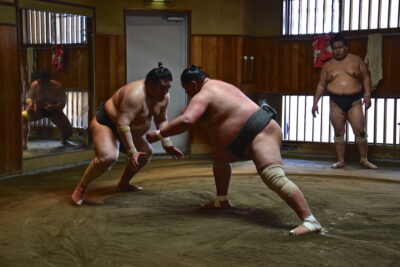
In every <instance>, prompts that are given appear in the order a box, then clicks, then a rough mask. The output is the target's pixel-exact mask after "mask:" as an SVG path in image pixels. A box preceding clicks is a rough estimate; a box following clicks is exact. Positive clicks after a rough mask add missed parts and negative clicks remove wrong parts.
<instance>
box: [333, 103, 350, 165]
mask: <svg viewBox="0 0 400 267" xmlns="http://www.w3.org/2000/svg"><path fill="white" fill-rule="evenodd" d="M330 119H331V123H332V126H333V129H334V131H335V137H334V142H335V150H336V155H337V158H338V161H337V162H336V163H334V164H332V166H331V167H332V168H342V167H344V166H345V165H346V163H345V160H344V152H345V147H346V142H345V140H344V133H345V131H346V119H347V116H346V114H345V113H344V112H343V110H342V109H341V108H339V106H338V105H336V103H335V102H333V101H330Z"/></svg>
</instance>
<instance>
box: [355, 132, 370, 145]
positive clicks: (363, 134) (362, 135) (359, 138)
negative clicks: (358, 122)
mask: <svg viewBox="0 0 400 267" xmlns="http://www.w3.org/2000/svg"><path fill="white" fill-rule="evenodd" d="M355 136H356V143H364V142H367V141H368V135H367V133H366V132H365V131H363V132H360V133H358V134H357V133H356V134H355Z"/></svg>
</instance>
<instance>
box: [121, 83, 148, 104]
mask: <svg viewBox="0 0 400 267" xmlns="http://www.w3.org/2000/svg"><path fill="white" fill-rule="evenodd" d="M119 91H121V94H122V95H123V97H124V99H125V100H126V101H128V102H131V103H142V102H143V101H144V100H145V90H144V82H142V80H140V81H134V82H131V83H128V84H127V85H125V86H123V87H121V88H120V89H119Z"/></svg>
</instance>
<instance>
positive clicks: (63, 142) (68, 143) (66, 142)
mask: <svg viewBox="0 0 400 267" xmlns="http://www.w3.org/2000/svg"><path fill="white" fill-rule="evenodd" d="M61 144H62V145H63V146H67V147H76V145H74V144H73V143H72V142H70V141H68V140H62V141H61Z"/></svg>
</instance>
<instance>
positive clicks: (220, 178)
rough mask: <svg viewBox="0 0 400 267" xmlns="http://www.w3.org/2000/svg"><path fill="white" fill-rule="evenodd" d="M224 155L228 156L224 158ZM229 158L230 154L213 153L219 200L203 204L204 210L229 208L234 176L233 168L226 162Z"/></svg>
mask: <svg viewBox="0 0 400 267" xmlns="http://www.w3.org/2000/svg"><path fill="white" fill-rule="evenodd" d="M224 154H226V155H225V156H224ZM227 156H229V152H228V151H227V152H226V153H223V152H222V151H221V152H220V153H218V152H214V153H213V174H214V181H215V187H216V189H217V198H216V199H215V200H214V201H210V202H206V203H203V204H201V207H202V208H229V207H230V203H229V200H228V190H229V182H230V180H231V175H232V167H231V164H230V162H229V161H224V160H226V159H227Z"/></svg>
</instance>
